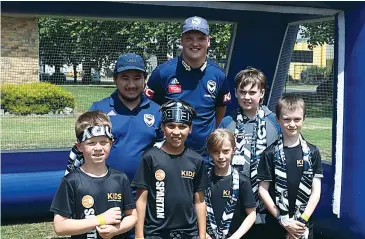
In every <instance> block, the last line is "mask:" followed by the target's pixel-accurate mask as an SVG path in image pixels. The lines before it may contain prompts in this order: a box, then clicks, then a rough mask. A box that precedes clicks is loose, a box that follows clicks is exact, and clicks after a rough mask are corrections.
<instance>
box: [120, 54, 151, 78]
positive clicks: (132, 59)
mask: <svg viewBox="0 0 365 239" xmlns="http://www.w3.org/2000/svg"><path fill="white" fill-rule="evenodd" d="M126 70H139V71H143V72H146V67H145V65H144V61H143V59H142V57H141V56H139V55H137V54H134V53H126V54H122V55H120V56H119V57H118V60H117V63H116V64H115V68H114V72H115V73H118V72H122V71H126Z"/></svg>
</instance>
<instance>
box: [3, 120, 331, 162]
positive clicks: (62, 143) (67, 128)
mask: <svg viewBox="0 0 365 239" xmlns="http://www.w3.org/2000/svg"><path fill="white" fill-rule="evenodd" d="M1 120H2V124H1V125H2V133H1V141H2V142H1V147H2V149H7V150H10V149H40V148H64V147H71V146H72V145H73V143H74V142H75V136H74V124H75V120H76V117H75V116H69V117H45V116H36V117H34V116H13V117H2V118H1ZM303 134H304V136H305V138H306V139H307V140H308V141H309V142H310V143H312V144H315V145H317V146H318V147H319V148H320V151H321V154H322V156H323V159H326V160H330V159H331V147H332V119H331V118H307V119H306V120H305V122H304V127H303Z"/></svg>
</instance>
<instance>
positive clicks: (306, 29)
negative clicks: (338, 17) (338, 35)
mask: <svg viewBox="0 0 365 239" xmlns="http://www.w3.org/2000/svg"><path fill="white" fill-rule="evenodd" d="M334 24H335V22H334V21H323V22H313V23H307V24H304V25H303V28H302V29H301V36H302V37H303V38H308V40H307V43H308V48H309V49H311V50H313V47H315V46H322V45H324V44H330V45H333V44H334V41H335V40H334V34H333V29H334Z"/></svg>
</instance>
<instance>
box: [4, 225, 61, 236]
mask: <svg viewBox="0 0 365 239" xmlns="http://www.w3.org/2000/svg"><path fill="white" fill-rule="evenodd" d="M1 238H6V239H29V238H32V239H33V238H34V239H38V238H39V239H41V238H42V239H51V238H59V239H61V238H68V237H58V236H57V235H56V233H54V231H53V224H52V222H41V223H29V224H14V225H6V226H1Z"/></svg>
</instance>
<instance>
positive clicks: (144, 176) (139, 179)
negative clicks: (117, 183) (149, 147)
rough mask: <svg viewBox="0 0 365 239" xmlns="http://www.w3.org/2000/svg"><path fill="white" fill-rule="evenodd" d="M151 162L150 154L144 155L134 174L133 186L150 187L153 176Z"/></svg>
mask: <svg viewBox="0 0 365 239" xmlns="http://www.w3.org/2000/svg"><path fill="white" fill-rule="evenodd" d="M150 163H151V161H150V156H148V155H143V156H142V160H141V163H140V164H139V166H138V169H137V171H136V175H135V176H134V178H133V181H132V184H131V186H132V187H133V188H144V189H149V187H150V185H151V178H152V169H151V166H150V165H151V164H150Z"/></svg>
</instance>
